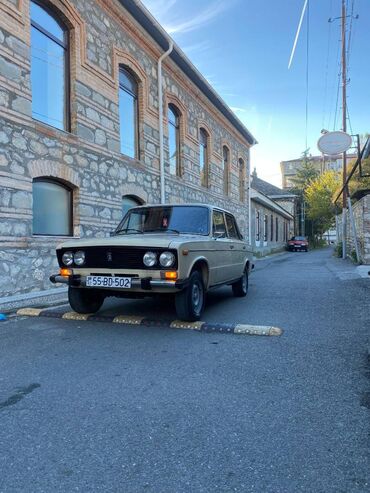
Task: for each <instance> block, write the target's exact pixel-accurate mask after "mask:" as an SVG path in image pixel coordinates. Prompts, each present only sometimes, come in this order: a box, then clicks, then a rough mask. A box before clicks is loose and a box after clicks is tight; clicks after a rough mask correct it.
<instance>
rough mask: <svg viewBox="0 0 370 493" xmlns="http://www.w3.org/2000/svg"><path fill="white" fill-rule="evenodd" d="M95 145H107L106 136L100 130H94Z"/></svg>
mask: <svg viewBox="0 0 370 493" xmlns="http://www.w3.org/2000/svg"><path fill="white" fill-rule="evenodd" d="M95 143H96V144H98V145H102V146H103V145H105V144H106V143H107V136H106V134H105V132H104V130H101V129H100V128H98V129H97V130H95Z"/></svg>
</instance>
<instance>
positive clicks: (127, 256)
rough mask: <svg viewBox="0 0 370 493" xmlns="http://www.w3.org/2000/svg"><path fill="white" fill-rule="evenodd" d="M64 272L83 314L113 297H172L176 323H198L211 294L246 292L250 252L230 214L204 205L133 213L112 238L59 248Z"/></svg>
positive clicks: (56, 279) (59, 277)
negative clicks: (227, 287)
mask: <svg viewBox="0 0 370 493" xmlns="http://www.w3.org/2000/svg"><path fill="white" fill-rule="evenodd" d="M57 257H58V262H59V266H60V272H59V274H56V275H53V276H51V277H50V280H51V282H53V283H65V284H68V296H69V302H70V305H71V307H72V308H73V310H75V311H76V312H78V313H94V312H97V311H98V310H99V309H100V307H101V306H102V304H103V301H104V299H105V298H106V297H108V296H117V297H123V298H141V297H146V296H153V295H163V294H167V295H168V294H171V295H173V297H174V299H175V305H176V311H177V315H178V317H179V319H181V320H187V321H194V320H199V319H200V317H201V315H202V313H203V309H204V304H205V294H206V292H207V291H208V290H209V289H212V288H215V287H218V286H222V285H224V284H228V285H231V287H232V290H233V293H234V295H235V296H239V297H243V296H246V294H247V292H248V276H249V274H250V271H251V269H252V268H253V264H252V254H251V252H250V251H248V249H247V245H246V243H245V241H244V240H243V237H242V235H241V234H240V231H239V228H238V225H237V223H236V220H235V218H234V216H233V215H232V214H230V213H229V212H227V211H225V210H222V209H220V208H218V207H213V206H209V205H200V204H186V205H152V206H141V207H135V208H133V209H130V210H129V211H128V212H127V214H126V215H125V217H124V218H123V219H122V221H121V223H120V224H119V225H118V227H117V228H116V230H115V231H114V232H112V233H111V237H110V238H104V239H89V240H76V241H67V242H65V243H63V244H61V245H59V246H58V247H57Z"/></svg>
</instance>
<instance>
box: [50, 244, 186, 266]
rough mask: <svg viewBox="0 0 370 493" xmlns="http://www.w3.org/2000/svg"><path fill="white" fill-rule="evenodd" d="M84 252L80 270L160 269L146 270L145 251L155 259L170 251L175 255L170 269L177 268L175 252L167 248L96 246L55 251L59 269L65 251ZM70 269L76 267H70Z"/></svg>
mask: <svg viewBox="0 0 370 493" xmlns="http://www.w3.org/2000/svg"><path fill="white" fill-rule="evenodd" d="M80 250H82V251H84V252H85V263H84V265H82V266H81V268H83V269H85V268H97V269H151V270H153V269H162V267H160V266H159V265H158V264H157V265H156V266H154V267H151V268H148V267H146V266H145V265H144V263H143V256H144V253H145V252H147V251H151V252H155V253H157V258H159V255H160V254H161V253H162V252H164V251H170V252H172V253H173V254H174V255H175V258H176V262H175V265H173V266H172V267H171V269H176V268H177V254H176V250H171V249H167V248H161V249H160V248H150V247H119V246H112V247H110V246H96V247H85V248H83V247H81V248H63V249H61V250H58V251H57V256H58V262H59V266H60V267H65V265H64V264H63V262H62V256H63V253H64V252H66V251H69V252H73V253H75V252H76V251H80ZM71 267H77V266H75V265H72V266H71Z"/></svg>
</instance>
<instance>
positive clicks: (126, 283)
mask: <svg viewBox="0 0 370 493" xmlns="http://www.w3.org/2000/svg"><path fill="white" fill-rule="evenodd" d="M86 286H92V287H97V288H118V289H130V288H131V277H111V276H87V277H86Z"/></svg>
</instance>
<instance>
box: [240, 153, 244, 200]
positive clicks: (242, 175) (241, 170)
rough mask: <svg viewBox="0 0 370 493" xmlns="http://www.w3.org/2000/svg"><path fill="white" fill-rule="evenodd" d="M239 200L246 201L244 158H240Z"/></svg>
mask: <svg viewBox="0 0 370 493" xmlns="http://www.w3.org/2000/svg"><path fill="white" fill-rule="evenodd" d="M239 200H240V202H244V201H245V166H244V161H243V159H241V158H240V159H239Z"/></svg>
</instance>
